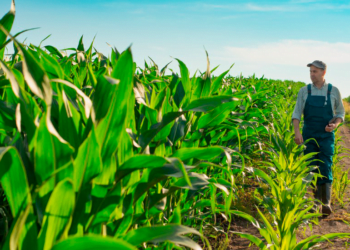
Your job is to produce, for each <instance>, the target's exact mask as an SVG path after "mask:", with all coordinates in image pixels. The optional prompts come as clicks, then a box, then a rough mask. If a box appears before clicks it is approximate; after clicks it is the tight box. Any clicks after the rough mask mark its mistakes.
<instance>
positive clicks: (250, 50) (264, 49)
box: [225, 40, 350, 66]
mask: <svg viewBox="0 0 350 250" xmlns="http://www.w3.org/2000/svg"><path fill="white" fill-rule="evenodd" d="M225 49H226V51H227V53H229V55H230V57H231V58H233V59H234V60H235V61H242V62H254V63H265V64H276V65H281V64H282V65H294V66H298V65H305V64H307V63H308V62H311V61H313V60H322V61H324V62H325V63H327V64H329V63H336V64H337V63H350V43H340V42H337V43H329V42H322V41H313V40H282V41H278V42H274V43H266V44H262V45H258V46H255V47H226V48H225ZM231 60H232V59H231Z"/></svg>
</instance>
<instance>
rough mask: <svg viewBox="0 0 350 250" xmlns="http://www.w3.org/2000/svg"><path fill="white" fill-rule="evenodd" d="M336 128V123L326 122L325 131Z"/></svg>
mask: <svg viewBox="0 0 350 250" xmlns="http://www.w3.org/2000/svg"><path fill="white" fill-rule="evenodd" d="M336 128H337V125H336V124H334V123H331V124H328V125H327V126H326V128H325V130H326V132H332V131H333V130H334V129H336Z"/></svg>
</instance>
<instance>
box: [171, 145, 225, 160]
mask: <svg viewBox="0 0 350 250" xmlns="http://www.w3.org/2000/svg"><path fill="white" fill-rule="evenodd" d="M222 153H225V150H224V149H223V148H221V147H216V146H215V147H208V148H181V149H179V150H177V151H176V152H175V153H174V154H173V155H172V157H178V158H180V159H181V160H182V161H186V160H188V159H192V158H196V159H199V160H209V159H212V158H214V157H217V156H219V155H221V154H222Z"/></svg>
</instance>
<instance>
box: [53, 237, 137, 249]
mask: <svg viewBox="0 0 350 250" xmlns="http://www.w3.org/2000/svg"><path fill="white" fill-rule="evenodd" d="M97 249H103V250H116V249H118V250H137V248H136V247H134V246H132V245H131V244H129V243H127V242H125V241H123V240H120V239H115V238H111V237H102V236H97V235H88V236H84V237H71V238H68V239H65V240H63V241H60V242H59V243H58V244H56V245H54V246H53V248H52V250H97Z"/></svg>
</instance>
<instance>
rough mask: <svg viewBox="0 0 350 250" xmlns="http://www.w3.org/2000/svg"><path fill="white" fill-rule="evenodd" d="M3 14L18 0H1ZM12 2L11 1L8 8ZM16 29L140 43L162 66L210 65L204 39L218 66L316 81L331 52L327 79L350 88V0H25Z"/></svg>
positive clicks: (70, 39)
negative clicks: (313, 67)
mask: <svg viewBox="0 0 350 250" xmlns="http://www.w3.org/2000/svg"><path fill="white" fill-rule="evenodd" d="M0 6H1V7H2V8H1V9H0V15H3V14H5V13H6V12H7V11H8V9H9V8H10V0H0ZM5 6H8V8H3V7H5ZM16 10H17V13H16V20H15V24H14V27H13V32H12V33H15V32H17V31H20V30H23V29H27V28H32V27H40V29H38V30H35V31H30V32H28V33H26V34H23V35H22V36H21V37H20V40H24V39H25V38H27V41H28V42H31V43H33V44H39V43H40V41H41V40H42V39H43V38H45V37H46V36H47V35H49V34H52V35H51V37H50V38H49V39H48V40H46V41H45V42H44V43H43V45H53V46H56V47H57V48H59V49H63V48H69V47H76V46H77V43H78V41H79V38H80V36H81V35H84V43H85V45H86V46H88V45H89V44H90V43H91V41H92V39H93V37H94V36H95V35H96V39H95V47H96V49H97V50H99V51H100V52H102V53H104V54H105V55H108V54H109V53H110V48H109V47H108V45H107V44H106V42H108V43H109V44H111V45H114V46H116V47H117V48H118V50H120V51H122V50H124V49H125V48H127V47H128V46H129V45H130V44H132V50H133V55H134V59H135V61H136V62H137V64H138V65H139V66H142V64H143V61H144V60H145V59H146V60H148V56H150V57H151V58H152V59H153V60H154V61H155V62H156V63H157V64H158V65H159V66H160V67H162V66H164V65H165V64H166V63H168V62H170V61H173V62H172V63H171V64H170V67H171V68H172V69H174V70H175V71H178V65H177V64H176V62H175V61H174V60H173V58H179V59H181V60H182V61H184V62H185V63H186V65H187V66H188V68H189V69H190V72H191V73H192V74H193V73H194V72H195V70H197V69H199V70H205V68H206V58H205V52H204V47H205V49H206V50H207V51H208V53H209V58H210V62H211V66H212V67H214V66H217V65H220V67H219V68H218V70H217V71H216V73H217V74H218V73H221V72H223V71H225V70H227V69H228V68H229V67H230V65H231V64H232V63H235V65H234V67H233V68H232V69H231V71H230V74H231V75H233V76H235V75H239V74H240V73H242V74H243V75H244V76H250V75H252V74H253V73H255V74H256V75H257V76H258V77H261V76H262V75H264V76H265V77H266V78H271V79H291V80H299V81H304V82H309V81H310V80H309V71H308V68H307V67H306V64H307V63H309V62H311V61H313V60H316V59H318V60H323V61H324V62H326V63H327V65H328V71H327V74H326V80H327V81H328V82H331V83H333V84H334V85H335V86H337V87H338V88H339V89H340V90H341V93H342V95H343V97H346V96H350V83H349V80H350V70H349V69H350V26H349V23H350V2H349V1H314V0H290V1H190V0H189V1H175V0H174V1H113V0H99V1H92V0H85V1H81V0H70V1H68V0H60V1H50V0H46V1H43V0H30V1H28V0H17V1H16Z"/></svg>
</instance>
